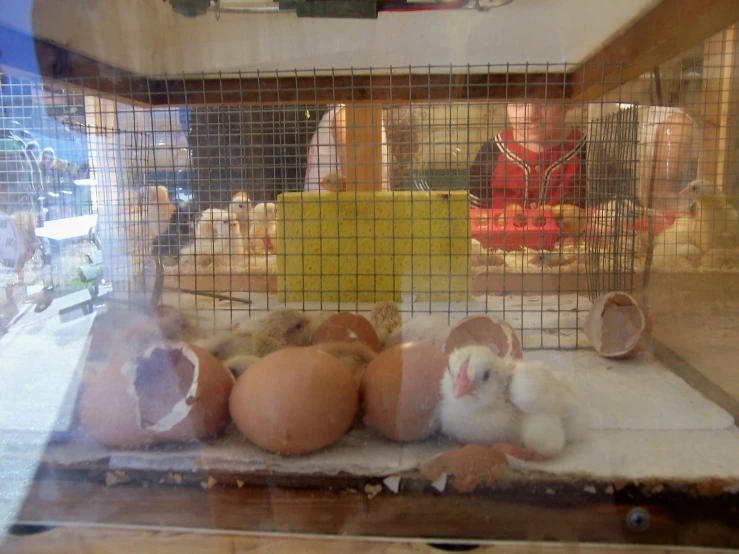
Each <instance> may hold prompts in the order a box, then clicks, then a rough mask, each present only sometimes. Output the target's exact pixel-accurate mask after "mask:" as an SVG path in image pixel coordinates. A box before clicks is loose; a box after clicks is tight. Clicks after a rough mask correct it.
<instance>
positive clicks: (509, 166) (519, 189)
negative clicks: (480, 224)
mask: <svg viewBox="0 0 739 554" xmlns="http://www.w3.org/2000/svg"><path fill="white" fill-rule="evenodd" d="M585 183H586V173H585V140H584V137H583V135H582V133H581V132H580V131H578V130H577V129H573V130H572V132H571V133H570V134H569V135H568V136H567V138H566V139H565V140H564V141H563V142H562V143H560V144H557V145H556V146H553V147H552V148H549V149H547V150H543V151H542V152H531V151H530V150H527V149H526V148H524V146H523V145H522V144H521V143H519V142H516V141H514V140H513V130H511V129H508V130H506V131H503V132H502V133H500V134H498V135H497V136H496V137H495V138H494V139H493V140H491V141H488V142H486V143H485V144H483V145H482V147H481V148H480V151H479V152H478V153H477V156H476V157H475V161H474V162H473V163H472V165H471V166H470V172H469V190H470V194H474V195H475V196H477V197H478V198H479V199H480V203H481V207H483V208H503V207H505V206H507V205H508V204H519V205H521V206H524V207H525V208H535V207H537V206H541V205H542V204H549V205H552V206H554V205H557V204H565V203H566V204H575V205H576V206H581V207H585Z"/></svg>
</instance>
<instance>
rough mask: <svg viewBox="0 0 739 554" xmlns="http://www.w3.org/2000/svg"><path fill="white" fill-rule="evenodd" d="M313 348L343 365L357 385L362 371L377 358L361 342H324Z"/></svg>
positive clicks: (372, 351)
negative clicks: (329, 355)
mask: <svg viewBox="0 0 739 554" xmlns="http://www.w3.org/2000/svg"><path fill="white" fill-rule="evenodd" d="M313 348H315V349H317V350H321V351H322V352H326V353H327V354H331V355H332V356H333V357H335V358H336V359H338V360H339V361H340V362H341V363H343V364H344V365H345V366H346V368H347V369H348V370H349V371H350V372H351V374H352V376H353V377H354V379H355V380H356V382H357V384H359V381H360V380H361V379H362V374H363V373H364V370H365V369H367V366H368V365H369V364H370V362H371V361H372V360H374V359H375V358H376V357H377V352H375V351H374V350H372V349H371V348H370V347H369V346H367V345H366V344H364V343H363V342H359V341H354V342H343V341H335V342H324V343H321V344H316V345H315V346H313Z"/></svg>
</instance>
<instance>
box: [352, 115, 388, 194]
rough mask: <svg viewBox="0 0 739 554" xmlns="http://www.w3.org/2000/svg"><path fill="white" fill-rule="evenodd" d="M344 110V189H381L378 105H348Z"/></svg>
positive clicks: (380, 138) (379, 116)
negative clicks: (345, 180)
mask: <svg viewBox="0 0 739 554" xmlns="http://www.w3.org/2000/svg"><path fill="white" fill-rule="evenodd" d="M344 112H345V114H346V127H345V129H346V130H345V132H344V133H343V135H344V136H345V139H346V142H345V148H346V150H345V154H346V177H347V185H348V186H347V190H356V191H372V190H381V189H382V106H381V105H379V104H349V105H347V106H346V107H345V108H344Z"/></svg>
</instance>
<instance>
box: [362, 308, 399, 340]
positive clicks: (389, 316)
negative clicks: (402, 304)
mask: <svg viewBox="0 0 739 554" xmlns="http://www.w3.org/2000/svg"><path fill="white" fill-rule="evenodd" d="M369 320H370V323H372V327H374V328H375V332H376V333H377V338H379V339H380V345H381V346H385V342H386V341H387V339H388V337H389V336H390V335H391V334H392V333H393V331H395V330H396V329H399V328H400V326H401V325H402V324H403V316H402V315H401V314H400V308H398V305H397V304H396V303H395V302H391V301H383V302H377V303H376V304H375V305H374V306H372V311H371V313H370V317H369Z"/></svg>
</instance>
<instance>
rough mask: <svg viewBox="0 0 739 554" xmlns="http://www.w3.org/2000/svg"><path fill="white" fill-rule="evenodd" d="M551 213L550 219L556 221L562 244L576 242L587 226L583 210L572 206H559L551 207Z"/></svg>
mask: <svg viewBox="0 0 739 554" xmlns="http://www.w3.org/2000/svg"><path fill="white" fill-rule="evenodd" d="M551 211H552V217H554V219H556V220H557V225H558V226H559V231H560V233H561V235H562V242H566V241H567V240H570V241H571V242H578V241H579V240H580V235H582V234H583V233H584V232H585V228H586V227H587V224H588V220H587V217H586V212H585V210H583V209H581V208H578V207H577V206H574V205H572V204H560V205H558V206H552V207H551Z"/></svg>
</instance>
